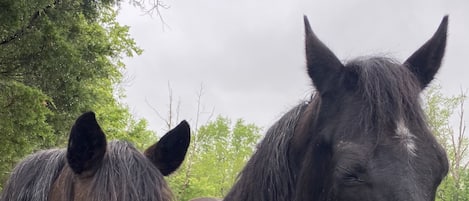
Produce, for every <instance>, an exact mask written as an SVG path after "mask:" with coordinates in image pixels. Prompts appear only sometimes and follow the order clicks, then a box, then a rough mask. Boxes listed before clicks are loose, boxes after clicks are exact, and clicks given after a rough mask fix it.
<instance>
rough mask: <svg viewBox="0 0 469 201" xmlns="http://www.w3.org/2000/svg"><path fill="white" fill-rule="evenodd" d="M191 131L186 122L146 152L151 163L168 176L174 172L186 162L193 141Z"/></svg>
mask: <svg viewBox="0 0 469 201" xmlns="http://www.w3.org/2000/svg"><path fill="white" fill-rule="evenodd" d="M190 132H191V129H190V127H189V124H188V123H187V122H186V121H182V122H181V123H180V124H179V125H178V126H176V128H174V129H172V130H170V131H169V132H168V133H166V134H165V135H164V136H163V137H162V138H161V139H160V141H159V142H158V143H156V144H154V145H152V146H150V147H149V148H148V149H147V150H145V153H144V154H145V156H147V157H148V158H149V159H150V160H151V162H152V163H153V164H154V165H155V166H156V167H158V169H159V170H160V172H161V173H162V174H163V175H164V176H167V175H169V174H171V173H172V172H174V171H175V170H176V169H178V167H179V166H180V165H181V164H182V162H183V161H184V158H185V156H186V152H187V148H189V143H190V141H191V136H190Z"/></svg>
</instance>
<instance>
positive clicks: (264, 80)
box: [118, 0, 469, 135]
mask: <svg viewBox="0 0 469 201" xmlns="http://www.w3.org/2000/svg"><path fill="white" fill-rule="evenodd" d="M165 3H166V4H168V5H169V6H170V8H169V9H166V10H162V14H163V17H164V21H165V23H166V24H167V26H165V27H164V28H163V23H162V22H161V20H160V19H159V18H158V17H157V16H153V17H150V16H148V15H144V14H143V12H142V11H141V10H139V9H137V8H134V7H132V6H130V5H127V4H122V8H121V10H120V14H119V16H118V20H119V22H120V23H122V24H124V25H128V26H130V34H131V36H132V37H133V38H134V39H135V40H136V42H137V45H138V46H139V47H141V48H143V49H144V52H143V54H142V55H140V56H137V57H134V58H126V59H125V63H126V65H127V72H126V76H127V80H126V83H125V90H126V95H127V98H126V99H125V102H126V103H127V104H128V105H129V106H130V108H131V111H132V113H133V114H135V115H136V116H137V117H140V118H145V119H147V120H148V122H149V124H150V128H151V129H153V130H155V131H157V132H158V134H159V135H161V134H162V133H163V132H164V131H166V127H165V125H164V122H163V121H162V120H161V119H160V118H158V117H157V115H156V114H155V112H154V111H153V110H152V107H153V108H156V109H157V110H159V112H160V113H161V114H162V115H165V116H167V115H166V114H167V112H168V104H169V101H168V93H169V92H168V83H170V85H171V88H172V93H173V97H174V99H175V102H176V101H177V100H180V117H179V118H180V120H182V119H187V120H189V122H190V123H191V124H192V125H193V126H194V124H195V119H196V114H197V104H196V103H197V94H198V91H199V89H200V88H201V86H203V90H204V93H203V96H202V101H201V102H202V106H203V109H202V111H203V112H205V113H202V115H201V118H200V120H201V123H204V122H205V121H207V118H208V117H209V115H208V113H210V112H211V111H212V110H213V111H214V117H212V119H213V118H215V117H216V116H217V115H222V116H225V117H229V118H231V119H232V120H235V119H238V118H242V119H244V120H245V121H246V122H249V123H255V124H256V125H258V126H261V127H263V128H264V129H265V128H268V127H269V126H270V125H271V124H272V123H274V122H275V121H276V120H277V119H278V118H279V117H280V116H281V115H282V114H283V113H284V112H286V111H288V110H289V108H291V107H292V106H294V105H296V104H297V103H299V101H301V100H303V99H305V98H307V97H309V95H310V93H311V91H312V90H313V88H312V85H311V82H310V80H309V79H308V77H307V75H306V71H305V57H304V41H303V40H304V27H303V15H307V16H308V18H309V21H310V23H311V26H312V28H313V31H314V32H315V33H316V34H317V35H318V37H319V38H320V39H321V40H322V41H323V42H324V43H325V44H326V45H327V46H328V47H329V48H330V49H331V50H332V51H334V52H335V54H336V55H337V56H338V57H339V58H340V59H342V60H344V61H346V60H350V59H353V58H355V57H357V56H365V55H388V56H391V57H394V58H396V59H397V60H399V61H404V60H405V59H406V58H407V57H408V56H409V55H410V54H411V53H413V51H415V50H416V49H417V48H419V47H420V46H421V45H422V44H423V43H424V42H425V41H426V40H427V39H429V38H430V37H431V35H432V34H433V33H434V32H435V31H436V28H437V27H438V25H439V23H440V21H441V19H442V17H443V16H444V15H446V14H449V35H448V36H449V38H448V46H447V51H446V55H445V60H444V64H443V66H442V68H441V69H440V72H439V74H438V75H437V79H436V80H434V83H439V84H440V85H442V87H443V90H444V92H445V93H446V94H456V93H459V92H460V90H461V89H467V88H469V80H468V76H467V75H469V65H468V64H467V58H468V57H469V39H468V37H469V1H467V0H418V1H416V0H413V1H408V0H393V1H385V0H347V1H337V0H301V1H300V0H292V1H285V0H283V1H280V0H236V1H233V0H197V1H188V0H185V1H184V0H172V1H165ZM147 101H148V102H149V104H151V107H150V106H149V104H148V103H147Z"/></svg>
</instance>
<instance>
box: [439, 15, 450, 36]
mask: <svg viewBox="0 0 469 201" xmlns="http://www.w3.org/2000/svg"><path fill="white" fill-rule="evenodd" d="M448 18H449V16H448V15H445V16H444V17H443V19H442V20H441V23H440V27H439V30H444V31H445V32H446V29H447V27H448Z"/></svg>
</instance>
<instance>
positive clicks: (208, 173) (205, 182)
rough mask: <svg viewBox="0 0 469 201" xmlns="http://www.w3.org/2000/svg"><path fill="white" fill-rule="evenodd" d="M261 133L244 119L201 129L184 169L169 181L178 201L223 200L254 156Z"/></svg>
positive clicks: (209, 125) (207, 125) (193, 142)
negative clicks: (198, 200) (212, 198)
mask: <svg viewBox="0 0 469 201" xmlns="http://www.w3.org/2000/svg"><path fill="white" fill-rule="evenodd" d="M259 132H260V129H259V128H258V127H257V126H255V125H254V124H247V123H245V122H244V121H243V120H241V119H239V120H237V121H236V122H235V123H232V122H231V120H230V119H228V118H223V117H218V118H217V119H216V120H214V121H212V122H209V123H207V124H206V125H204V126H202V127H200V129H199V130H198V131H196V134H194V135H195V136H194V137H193V141H192V142H191V147H190V150H191V151H190V152H189V156H187V157H186V162H185V165H183V167H182V169H181V170H179V171H178V173H177V174H175V175H174V176H172V177H171V178H170V184H171V187H172V189H174V192H175V194H176V197H177V199H178V200H190V199H191V198H196V197H202V196H211V197H223V196H224V195H225V194H226V193H227V192H228V191H229V189H230V188H231V186H232V185H233V183H234V181H235V179H236V176H237V174H238V173H239V171H241V169H242V167H244V165H245V163H246V161H247V160H248V159H249V157H250V156H251V154H252V152H253V150H254V148H255V145H256V144H257V141H258V140H259V138H260V136H261V135H260V134H259ZM190 163H191V164H190ZM187 168H191V170H190V171H188V169H187Z"/></svg>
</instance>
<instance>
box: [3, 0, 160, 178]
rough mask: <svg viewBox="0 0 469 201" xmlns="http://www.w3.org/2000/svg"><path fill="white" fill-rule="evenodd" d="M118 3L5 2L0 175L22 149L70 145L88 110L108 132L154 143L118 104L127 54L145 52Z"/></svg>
mask: <svg viewBox="0 0 469 201" xmlns="http://www.w3.org/2000/svg"><path fill="white" fill-rule="evenodd" d="M117 3H119V1H115V0H100V1H90V0H78V1H76V0H35V1H27V0H2V1H1V2H0V8H1V12H0V107H2V109H1V110H0V132H1V133H2V135H1V137H0V139H1V140H2V141H1V142H2V145H3V146H2V148H0V154H1V155H2V156H4V157H3V158H2V161H1V162H2V165H1V166H0V179H1V178H3V177H4V176H5V174H6V173H7V172H8V171H9V169H10V168H11V166H12V164H14V163H15V162H16V161H17V160H18V159H19V158H21V157H23V156H24V155H26V154H29V153H31V152H32V151H35V150H38V149H42V148H47V147H51V146H62V145H64V143H65V141H66V139H67V136H68V131H69V129H70V127H71V125H72V123H73V121H74V120H75V118H77V117H78V116H79V115H80V114H81V113H82V112H84V111H88V110H93V111H95V112H96V113H97V114H98V118H99V121H100V123H101V125H102V126H103V129H104V130H105V132H106V133H107V134H108V138H120V139H127V140H130V141H133V142H136V143H137V146H138V147H140V148H142V147H144V146H145V145H146V144H148V143H151V142H154V138H155V137H154V134H153V132H151V131H148V130H147V129H146V122H145V121H143V120H134V119H133V117H132V115H131V114H130V112H129V110H128V108H127V107H126V106H125V105H124V104H122V103H121V102H119V100H120V98H121V97H122V93H121V89H120V88H119V85H118V84H119V83H120V82H121V80H122V77H123V74H122V72H123V71H124V70H125V66H124V64H123V62H122V57H123V56H129V57H131V56H133V55H136V54H140V53H141V52H142V50H141V49H140V48H138V47H137V46H136V44H135V41H134V40H133V39H132V38H131V37H130V36H129V33H128V29H129V28H128V27H127V26H122V25H120V24H119V23H118V22H117V21H116V15H117V12H116V7H115V5H116V4H117ZM0 181H1V180H0ZM2 183H3V182H2Z"/></svg>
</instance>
